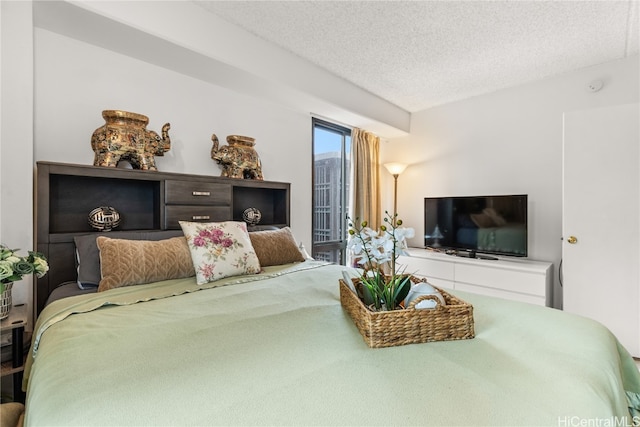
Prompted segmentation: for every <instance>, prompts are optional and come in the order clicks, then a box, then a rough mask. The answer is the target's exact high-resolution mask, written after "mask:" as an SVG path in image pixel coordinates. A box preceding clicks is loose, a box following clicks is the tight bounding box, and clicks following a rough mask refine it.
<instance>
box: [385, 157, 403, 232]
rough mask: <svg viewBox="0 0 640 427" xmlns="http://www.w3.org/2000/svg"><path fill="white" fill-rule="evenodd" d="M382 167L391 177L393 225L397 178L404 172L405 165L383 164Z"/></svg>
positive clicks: (395, 208)
mask: <svg viewBox="0 0 640 427" xmlns="http://www.w3.org/2000/svg"><path fill="white" fill-rule="evenodd" d="M384 167H385V168H387V170H388V171H389V173H390V174H391V175H393V224H394V225H395V223H396V216H397V215H398V176H399V175H400V174H401V173H402V172H404V170H405V169H406V168H407V165H405V164H404V163H385V164H384Z"/></svg>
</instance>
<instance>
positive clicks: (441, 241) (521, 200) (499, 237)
mask: <svg viewBox="0 0 640 427" xmlns="http://www.w3.org/2000/svg"><path fill="white" fill-rule="evenodd" d="M424 230H425V236H424V245H425V247H427V248H433V249H441V250H445V251H446V250H455V251H466V252H472V253H476V252H477V253H485V254H495V255H508V256H519V257H525V256H527V195H526V194H520V195H504V196H472V197H426V198H425V199H424Z"/></svg>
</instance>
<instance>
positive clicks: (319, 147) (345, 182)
mask: <svg viewBox="0 0 640 427" xmlns="http://www.w3.org/2000/svg"><path fill="white" fill-rule="evenodd" d="M350 150H351V131H350V130H349V129H347V128H345V127H342V126H338V125H335V124H332V123H328V122H325V121H322V120H318V119H314V121H313V248H312V256H313V257H314V258H315V259H319V260H324V261H329V262H334V263H338V264H344V262H345V256H344V250H345V246H346V239H347V221H346V217H347V213H348V212H347V210H348V202H349V200H348V195H349V176H350V162H349V153H350Z"/></svg>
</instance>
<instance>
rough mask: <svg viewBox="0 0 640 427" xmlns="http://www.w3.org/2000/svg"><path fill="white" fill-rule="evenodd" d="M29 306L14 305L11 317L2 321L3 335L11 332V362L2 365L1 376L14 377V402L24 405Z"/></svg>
mask: <svg viewBox="0 0 640 427" xmlns="http://www.w3.org/2000/svg"><path fill="white" fill-rule="evenodd" d="M27 313H28V311H27V305H26V304H19V305H14V306H13V308H12V309H11V312H10V313H9V317H7V318H6V319H2V320H1V321H0V329H1V330H2V334H3V335H4V334H5V333H8V331H11V344H10V346H11V361H7V362H4V363H2V365H1V368H0V375H1V376H2V377H4V376H5V375H13V400H14V401H15V402H22V403H24V398H25V395H24V392H23V391H22V371H23V370H24V328H25V326H27Z"/></svg>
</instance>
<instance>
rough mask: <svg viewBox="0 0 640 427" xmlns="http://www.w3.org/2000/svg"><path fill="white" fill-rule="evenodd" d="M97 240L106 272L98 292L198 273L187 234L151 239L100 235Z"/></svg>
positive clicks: (102, 269)
mask: <svg viewBox="0 0 640 427" xmlns="http://www.w3.org/2000/svg"><path fill="white" fill-rule="evenodd" d="M96 243H97V244H98V248H99V249H100V271H101V275H102V279H101V280H100V284H99V285H98V292H101V291H106V290H109V289H113V288H119V287H121V286H131V285H142V284H145V283H151V282H158V281H161V280H169V279H179V278H182V277H191V276H195V274H196V273H195V271H194V269H193V263H192V262H191V253H190V252H189V246H187V240H186V239H185V238H184V237H174V238H171V239H166V240H159V241H150V240H123V239H110V238H108V237H104V236H99V237H98V238H97V239H96Z"/></svg>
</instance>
